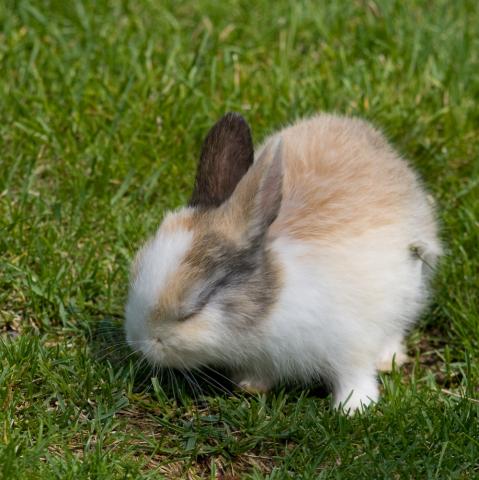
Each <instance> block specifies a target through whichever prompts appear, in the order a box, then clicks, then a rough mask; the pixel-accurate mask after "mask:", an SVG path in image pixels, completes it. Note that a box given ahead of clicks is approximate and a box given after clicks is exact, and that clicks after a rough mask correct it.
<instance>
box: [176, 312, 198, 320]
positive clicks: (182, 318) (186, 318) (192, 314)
mask: <svg viewBox="0 0 479 480" xmlns="http://www.w3.org/2000/svg"><path fill="white" fill-rule="evenodd" d="M197 313H198V312H191V313H188V314H186V315H183V316H182V317H180V318H179V319H178V321H179V322H186V321H187V320H190V319H192V318H193V317H194V316H195V315H196V314H197Z"/></svg>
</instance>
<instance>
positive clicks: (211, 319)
mask: <svg viewBox="0 0 479 480" xmlns="http://www.w3.org/2000/svg"><path fill="white" fill-rule="evenodd" d="M281 192H282V161H281V146H280V142H273V143H272V144H271V146H270V147H269V148H265V149H264V150H263V152H262V153H261V155H260V156H259V158H257V160H256V161H254V151H253V143H252V139H251V134H250V129H249V127H248V125H247V123H246V122H245V120H244V119H243V118H242V117H241V116H239V115H237V114H233V113H230V114H227V115H225V116H224V117H223V118H222V119H221V120H219V122H218V123H217V124H216V125H215V126H214V127H213V128H212V129H211V130H210V132H209V133H208V135H207V137H206V139H205V141H204V145H203V149H202V152H201V157H200V161H199V164H198V170H197V174H196V180H195V187H194V191H193V195H192V197H191V200H190V202H189V205H188V206H187V207H184V208H181V209H179V210H178V211H175V212H171V213H168V214H167V215H166V217H165V219H164V220H163V222H162V224H161V225H160V227H159V229H158V231H157V232H156V233H155V234H154V235H153V236H152V238H150V239H149V240H148V241H147V242H146V244H145V245H144V246H143V247H142V248H141V249H140V250H139V252H138V254H137V255H136V258H135V260H134V263H133V267H132V272H131V284H130V290H129V294H128V302H127V305H126V324H125V329H126V336H127V340H128V342H129V344H130V345H131V347H132V348H133V349H135V350H137V351H140V352H142V353H143V355H144V356H145V357H146V358H148V359H149V360H150V361H151V362H152V363H154V364H157V365H159V366H168V367H174V368H187V369H189V368H195V367H199V366H201V365H205V364H207V365H212V364H215V365H224V366H230V367H234V366H235V365H236V364H238V365H239V364H241V363H243V362H244V360H245V357H247V356H250V355H253V353H252V352H253V351H255V350H256V348H255V346H256V347H257V348H258V349H259V345H260V342H261V336H262V334H263V332H262V319H264V318H265V317H266V316H267V315H268V313H269V311H270V310H271V309H272V308H273V307H274V304H275V302H276V300H277V298H278V294H279V288H280V283H281V278H280V272H279V269H278V266H277V265H276V263H275V261H274V258H273V256H272V253H271V252H270V250H269V238H268V230H269V227H270V225H271V224H272V222H274V220H275V219H276V217H277V215H278V212H279V209H280V204H281Z"/></svg>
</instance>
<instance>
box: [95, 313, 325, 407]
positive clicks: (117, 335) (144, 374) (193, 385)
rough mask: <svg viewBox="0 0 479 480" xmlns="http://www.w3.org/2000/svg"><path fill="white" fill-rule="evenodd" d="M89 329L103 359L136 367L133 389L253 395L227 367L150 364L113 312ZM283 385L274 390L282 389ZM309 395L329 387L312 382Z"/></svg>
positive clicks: (118, 366)
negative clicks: (132, 345)
mask: <svg viewBox="0 0 479 480" xmlns="http://www.w3.org/2000/svg"><path fill="white" fill-rule="evenodd" d="M88 333H89V337H90V338H89V339H90V345H91V351H92V352H93V355H94V358H95V360H96V361H97V362H99V363H108V364H109V365H111V366H112V368H113V369H114V370H115V371H117V372H118V371H120V370H123V371H124V372H125V375H126V374H128V375H131V369H133V391H134V392H137V393H140V392H145V391H149V390H151V389H152V388H155V384H157V385H160V386H161V389H162V390H163V392H164V394H165V395H166V396H167V397H168V398H172V399H178V398H185V396H186V397H187V398H188V399H189V400H190V401H194V402H197V401H201V399H202V398H204V397H218V396H221V397H225V398H227V397H231V396H236V397H237V396H242V395H250V394H249V393H247V392H245V391H244V390H243V389H241V388H240V387H239V386H238V385H236V384H235V383H234V382H233V381H232V380H231V379H230V378H229V377H228V373H227V372H226V371H224V370H215V369H213V368H208V367H206V368H202V369H201V370H198V371H180V370H175V369H165V368H158V367H154V366H152V365H150V364H149V363H148V362H147V361H146V360H145V359H144V358H142V356H141V355H140V354H138V353H135V352H133V351H132V350H131V348H130V347H129V346H128V345H127V343H126V340H125V334H124V330H123V325H122V321H121V319H119V318H116V317H113V316H108V315H107V316H105V317H104V318H103V319H102V320H101V321H100V322H98V323H97V324H95V325H94V326H92V328H91V329H90V331H89V332H88ZM283 388H284V386H280V387H278V388H277V389H275V390H273V393H274V391H280V390H281V389H283ZM287 391H288V394H289V396H290V397H292V398H295V397H296V396H297V397H299V396H300V395H302V394H304V387H301V386H298V385H296V386H294V385H293V386H288V388H287ZM308 392H309V393H308V396H313V397H317V398H326V397H327V396H328V393H329V392H328V390H327V388H326V387H325V386H324V385H322V384H319V383H315V384H312V385H309V386H308Z"/></svg>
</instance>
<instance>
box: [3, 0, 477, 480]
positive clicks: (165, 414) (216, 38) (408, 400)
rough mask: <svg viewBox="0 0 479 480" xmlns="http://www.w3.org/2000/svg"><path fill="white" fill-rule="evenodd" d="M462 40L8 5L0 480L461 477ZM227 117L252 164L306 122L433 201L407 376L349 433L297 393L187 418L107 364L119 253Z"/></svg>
mask: <svg viewBox="0 0 479 480" xmlns="http://www.w3.org/2000/svg"><path fill="white" fill-rule="evenodd" d="M478 25H479V9H478V7H477V2H476V1H472V0H471V1H466V0H457V1H454V2H451V1H448V0H437V1H435V2H425V1H424V2H423V1H419V0H416V1H408V2H402V1H387V0H386V1H384V2H379V1H376V2H375V1H373V0H371V1H359V0H358V1H351V2H323V1H314V2H313V1H303V2H287V1H277V2H270V1H266V0H256V1H255V2H252V1H251V2H247V1H232V2H216V1H213V0H209V1H208V0H200V1H192V0H190V1H185V2H173V1H161V2H160V1H159V0H158V1H156V0H144V1H143V0H140V1H133V0H124V1H121V2H120V1H114V0H99V1H93V0H85V1H80V0H76V1H75V0H70V1H63V0H62V1H60V0H45V1H42V2H40V1H34V0H30V1H28V0H25V1H24V0H4V1H3V2H2V3H1V5H0V252H1V257H0V332H1V333H0V335H1V336H0V477H1V478H5V479H16V478H18V479H22V480H23V479H29V478H60V479H69V478H71V479H75V480H76V479H93V478H107V479H110V478H122V479H124V478H139V477H141V478H161V476H162V475H164V476H165V478H175V477H178V478H179V477H183V478H185V477H186V476H187V475H189V476H190V477H191V478H199V477H205V478H216V477H218V478H254V479H259V478H270V479H280V478H281V479H282V478H295V477H296V478H353V479H357V478H365V479H375V478H385V479H390V478H398V479H399V478H401V479H402V478H415V479H416V478H431V479H434V478H464V479H466V478H474V477H477V476H479V418H478V413H479V391H478V387H477V385H478V381H479V358H478V357H479V300H478V298H479V252H478V246H479V235H478V232H479V129H478V128H479V127H478V126H479V109H478V107H477V102H478V99H479V30H478V28H477V26H478ZM229 110H236V111H239V112H242V113H243V114H244V115H245V117H246V118H247V119H248V120H249V122H250V123H251V124H252V126H253V130H254V135H255V141H256V142H259V141H260V140H261V139H262V138H264V136H265V135H266V134H267V133H268V132H271V131H272V130H274V129H276V128H278V127H279V126H280V125H283V124H284V123H286V122H289V121H291V120H293V119H295V118H297V117H300V116H303V115H307V114H311V113H312V112H315V111H317V110H328V111H337V112H342V113H346V114H355V115H360V116H363V117H365V118H368V119H370V120H372V121H373V122H374V123H375V124H376V125H378V126H380V127H381V128H383V129H384V130H385V132H386V133H387V135H388V137H389V138H390V139H391V140H392V141H393V142H394V144H395V145H396V146H397V147H398V148H399V150H400V151H401V152H403V153H404V154H405V155H406V156H408V157H409V158H410V159H411V161H412V163H413V164H414V165H415V166H416V168H417V169H418V171H419V172H420V173H421V174H422V176H423V178H424V181H425V183H426V185H427V186H428V188H429V189H430V191H431V192H432V194H433V195H434V196H435V198H436V199H437V201H438V205H439V208H438V210H439V215H440V219H441V223H442V232H443V238H444V241H445V245H446V255H445V257H444V259H443V262H442V264H441V267H440V269H439V272H438V275H437V279H436V282H435V295H434V301H433V303H432V305H431V308H430V309H429V310H428V312H427V314H426V315H425V316H424V318H423V319H422V321H421V322H420V324H419V326H418V327H417V328H416V329H415V330H414V332H413V333H412V335H411V337H410V339H409V352H410V355H411V356H413V357H414V362H413V363H412V364H411V365H409V366H408V367H407V368H404V369H402V370H401V371H396V372H393V374H391V375H385V376H382V377H381V382H382V386H383V388H382V390H383V395H382V400H381V401H380V403H379V404H378V405H377V406H376V407H374V408H373V409H372V410H371V411H369V412H368V413H365V414H363V415H358V416H356V417H354V418H345V417H342V416H341V415H339V414H337V413H336V412H334V411H332V410H331V409H330V406H329V400H328V399H327V398H325V397H324V395H321V394H320V393H321V392H319V391H317V390H315V389H313V390H309V391H306V390H305V391H302V390H299V389H294V390H292V389H286V390H285V391H277V392H275V393H272V394H271V395H268V396H266V397H244V396H242V395H240V394H237V393H236V394H233V395H231V394H229V393H228V392H224V391H222V390H221V389H220V388H217V389H212V388H208V387H206V383H205V384H204V387H205V394H204V395H201V396H199V393H198V392H197V391H195V390H194V389H189V388H188V386H187V384H186V382H185V381H184V380H181V379H180V378H179V377H178V378H176V377H175V378H172V377H170V378H169V379H168V378H166V377H165V378H162V377H159V378H150V377H151V375H149V372H148V371H147V370H145V369H144V368H142V367H141V365H140V366H138V362H137V360H136V359H133V358H131V357H129V356H128V355H129V352H128V351H127V350H125V349H124V348H123V346H122V339H121V330H120V327H119V323H120V322H121V316H122V309H123V304H124V301H125V295H126V290H127V274H128V265H129V262H130V260H131V257H132V255H133V252H134V250H135V249H136V247H137V246H138V245H139V244H140V243H141V241H142V240H143V239H144V238H145V237H146V236H147V235H148V234H149V233H151V232H152V231H153V230H154V229H155V227H156V226H157V225H158V223H159V221H160V220H161V217H162V215H163V213H164V211H165V210H166V209H168V208H173V207H177V206H179V205H182V204H184V203H185V201H186V199H187V198H188V195H189V193H190V191H191V186H192V181H193V175H194V168H195V161H196V158H197V156H198V152H199V148H200V145H201V139H202V137H203V136H204V134H205V132H206V131H207V129H208V128H209V126H211V125H212V123H213V122H214V121H215V120H216V119H217V118H218V117H219V116H220V115H221V114H222V113H224V112H225V111H229ZM197 380H198V381H199V382H201V381H202V379H201V378H198V379H197ZM216 381H218V379H216ZM199 397H200V398H199Z"/></svg>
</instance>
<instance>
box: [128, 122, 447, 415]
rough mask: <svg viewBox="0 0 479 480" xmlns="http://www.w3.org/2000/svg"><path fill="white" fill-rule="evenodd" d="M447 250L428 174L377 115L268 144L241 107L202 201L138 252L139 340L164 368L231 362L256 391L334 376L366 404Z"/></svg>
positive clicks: (301, 128)
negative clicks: (256, 140)
mask: <svg viewBox="0 0 479 480" xmlns="http://www.w3.org/2000/svg"><path fill="white" fill-rule="evenodd" d="M440 254H441V244H440V241H439V239H438V227H437V222H436V218H435V211H434V207H433V205H432V203H431V202H430V201H429V200H428V195H427V194H426V191H425V189H424V188H423V187H422V185H421V182H420V181H419V179H418V176H417V175H416V174H415V173H414V172H413V170H412V169H411V168H410V166H409V165H408V163H407V162H406V161H405V160H404V159H403V158H401V157H400V156H399V155H398V153H396V152H395V151H394V150H393V148H392V147H391V146H390V145H389V144H388V142H387V140H386V139H385V137H384V136H383V134H381V133H380V132H379V131H378V130H376V129H375V128H374V127H372V126H371V125H370V124H369V123H367V122H366V121H363V120H360V119H355V118H349V117H343V116H338V115H333V114H317V115H315V116H313V117H311V118H307V119H302V120H300V121H298V122H297V123H294V124H293V125H291V126H288V127H286V128H284V129H282V130H280V131H279V132H277V133H274V134H273V135H271V136H270V137H268V138H267V139H266V141H265V142H264V143H263V144H262V146H260V148H259V149H258V150H257V153H256V155H255V153H254V146H253V141H252V137H251V131H250V127H249V125H248V124H247V122H246V121H245V120H244V119H243V117H242V116H241V115H239V114H236V113H228V114H226V115H225V116H224V117H222V118H221V119H220V120H219V121H218V122H217V123H216V124H215V125H214V126H213V128H212V129H211V130H210V131H209V133H208V135H207V136H206V139H205V141H204V144H203V147H202V151H201V156H200V160H199V163H198V167H197V172H196V179H195V185H194V189H193V194H192V196H191V198H190V201H189V203H188V205H187V206H185V207H183V208H180V209H178V210H176V211H173V212H169V213H167V214H166V216H165V217H164V219H163V221H162V223H161V225H160V227H159V228H158V231H157V232H156V233H155V234H154V235H153V236H152V237H151V238H150V239H149V240H148V241H147V242H146V244H145V245H144V246H143V247H142V248H141V249H140V250H139V252H138V254H137V255H136V258H135V260H134V262H133V266H132V272H131V279H130V288H129V293H128V299H127V303H126V308H125V318H126V321H125V330H126V338H127V341H128V343H129V345H130V346H131V347H132V348H133V349H135V350H137V351H140V352H141V353H142V354H143V355H144V357H146V358H147V359H148V360H149V361H150V362H152V363H153V364H155V365H158V366H164V367H170V368H178V369H183V370H193V369H197V368H201V367H203V366H209V367H214V368H221V369H223V371H226V372H229V374H230V375H231V378H232V379H233V380H234V381H235V382H237V383H238V384H239V385H241V387H243V388H244V389H246V390H250V391H256V392H267V391H268V390H270V389H271V388H272V387H274V386H275V385H277V384H279V383H296V382H300V383H303V384H306V383H308V382H311V381H315V380H318V379H320V380H321V381H322V382H324V383H325V384H326V385H327V386H329V387H330V389H331V390H332V397H333V401H334V406H335V407H337V408H339V409H341V410H343V411H344V412H346V413H348V412H349V413H351V412H355V411H356V410H358V409H363V408H365V407H366V406H368V405H369V404H371V403H374V402H376V401H377V400H378V397H379V388H378V382H377V378H376V377H377V371H378V370H388V369H391V366H392V364H393V362H394V361H395V362H396V364H398V365H399V364H401V363H402V362H404V361H405V360H406V359H407V356H406V352H405V350H404V347H403V339H404V336H405V334H406V333H407V332H408V330H409V329H410V328H411V327H412V326H413V324H414V322H415V321H416V320H417V318H418V316H419V314H420V313H421V311H422V310H423V308H424V306H425V305H426V303H427V300H428V297H429V295H428V291H429V288H428V285H429V284H430V281H429V279H430V277H431V274H432V272H433V269H434V266H435V265H436V262H437V259H438V257H439V256H440Z"/></svg>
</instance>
